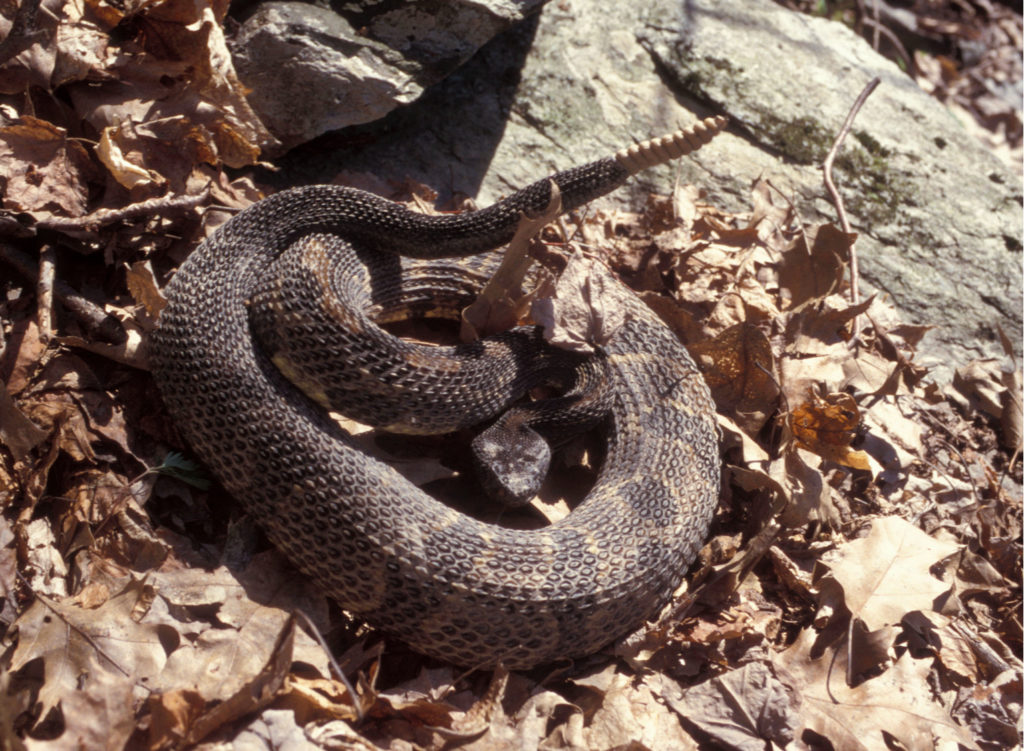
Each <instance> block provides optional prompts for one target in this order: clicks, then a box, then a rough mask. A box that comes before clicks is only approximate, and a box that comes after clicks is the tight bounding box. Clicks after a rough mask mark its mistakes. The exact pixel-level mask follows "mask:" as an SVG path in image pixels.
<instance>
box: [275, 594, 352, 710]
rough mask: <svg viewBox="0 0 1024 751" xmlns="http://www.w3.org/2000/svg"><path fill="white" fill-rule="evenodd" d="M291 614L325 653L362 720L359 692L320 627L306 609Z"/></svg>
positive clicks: (297, 609)
mask: <svg viewBox="0 0 1024 751" xmlns="http://www.w3.org/2000/svg"><path fill="white" fill-rule="evenodd" d="M292 615H293V616H296V617H297V618H298V619H299V620H300V621H302V624H303V625H304V626H305V627H306V632H307V633H308V634H309V635H310V636H311V637H313V640H314V641H315V642H316V643H317V644H319V645H320V649H322V650H323V651H324V654H325V655H327V661H328V662H329V663H330V666H331V668H332V669H333V670H334V674H335V675H336V676H338V680H339V681H341V685H342V686H344V687H345V690H346V691H348V695H349V697H350V698H351V699H352V707H353V708H354V709H355V710H356V718H357V722H362V721H363V720H364V719H365V718H366V712H365V711H364V710H363V704H362V701H361V699H360V698H359V694H357V693H356V690H355V688H354V687H353V686H352V684H351V682H349V679H348V676H346V675H345V672H344V671H343V670H342V669H341V666H340V665H339V664H338V662H337V660H335V659H334V654H333V653H332V652H331V648H330V647H328V646H327V641H326V640H325V639H324V636H323V634H321V633H320V629H319V628H317V627H316V624H315V623H313V619H312V618H310V617H309V616H308V615H307V614H306V611H304V610H303V609H302V608H296V609H295V610H293V611H292Z"/></svg>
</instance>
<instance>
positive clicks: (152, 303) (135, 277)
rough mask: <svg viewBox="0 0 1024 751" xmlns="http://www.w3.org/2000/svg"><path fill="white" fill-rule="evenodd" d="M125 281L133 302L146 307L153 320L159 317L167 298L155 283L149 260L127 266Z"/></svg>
mask: <svg viewBox="0 0 1024 751" xmlns="http://www.w3.org/2000/svg"><path fill="white" fill-rule="evenodd" d="M125 282H126V283H127V284H128V291H129V292H131V294H132V297H133V298H135V302H137V303H139V304H141V305H142V306H143V307H144V308H145V309H146V313H147V314H148V315H149V317H150V318H152V319H153V320H154V321H155V320H156V319H157V318H159V317H160V312H161V311H162V310H163V309H164V307H165V306H166V305H167V300H166V299H164V296H163V293H162V292H161V291H160V286H159V285H158V284H157V283H156V277H155V276H154V275H153V266H152V264H151V263H150V262H149V261H136V262H135V263H133V264H132V265H131V266H128V267H127V269H126V271H125Z"/></svg>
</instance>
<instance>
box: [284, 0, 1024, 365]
mask: <svg viewBox="0 0 1024 751" xmlns="http://www.w3.org/2000/svg"><path fill="white" fill-rule="evenodd" d="M876 75H877V76H879V77H880V78H881V80H882V85H881V86H880V87H879V88H878V89H877V90H876V91H875V93H874V94H873V95H872V96H871V98H870V99H869V100H868V102H867V104H866V105H865V107H864V108H863V109H862V110H861V112H860V114H859V115H858V118H857V120H856V122H855V123H854V127H853V131H852V132H851V134H850V136H849V137H848V138H847V141H846V144H845V146H844V148H843V151H842V152H841V155H840V158H839V160H838V161H837V165H836V173H835V178H836V181H837V183H838V184H839V186H840V191H841V193H842V194H843V196H844V201H845V204H846V208H847V212H848V214H849V215H850V220H851V222H852V223H853V225H854V229H855V231H857V232H859V233H860V240H859V242H858V249H859V253H860V258H861V272H862V275H863V277H864V279H865V280H866V282H867V283H868V285H869V287H873V288H874V289H876V290H878V291H880V292H882V293H884V294H887V295H888V296H889V297H891V298H892V300H893V301H894V302H895V303H896V305H897V306H898V307H899V308H901V309H902V310H903V312H904V314H905V316H906V318H907V319H908V321H910V322H915V323H927V324H932V325H935V326H936V329H935V330H934V331H933V332H931V333H930V334H929V335H928V337H926V339H925V342H924V344H923V345H922V350H923V351H922V353H921V355H920V356H919V358H918V360H919V361H921V362H923V363H924V364H927V365H931V366H934V367H935V368H936V370H937V375H939V376H940V377H945V376H948V375H949V373H950V372H951V369H952V367H955V366H956V365H958V364H960V363H963V362H966V361H967V360H970V359H972V358H975V357H979V356H983V355H992V354H996V353H999V352H1000V350H999V347H998V344H997V342H996V337H995V330H996V326H997V325H999V326H1002V327H1003V329H1004V330H1005V331H1006V332H1007V334H1008V335H1009V336H1010V338H1011V340H1014V341H1020V338H1021V233H1022V226H1021V200H1022V193H1021V182H1020V178H1019V176H1017V175H1016V174H1015V173H1014V172H1012V171H1011V170H1009V169H1008V168H1007V167H1006V166H1005V165H1003V164H1002V163H1001V162H999V161H998V160H997V159H996V158H995V157H994V156H992V155H991V154H990V153H989V152H988V151H987V150H986V149H985V148H984V147H982V146H981V145H980V144H978V143H977V142H976V141H975V140H974V139H973V138H972V136H971V135H970V134H968V133H966V132H965V131H964V130H963V129H962V128H961V126H960V125H959V124H958V122H957V121H956V120H955V119H954V118H953V117H952V116H951V115H950V114H949V113H948V112H947V111H946V109H945V108H944V107H943V106H942V105H941V104H939V103H938V102H936V101H935V100H934V99H932V98H931V97H929V96H928V95H926V94H925V93H923V92H922V91H921V90H920V89H918V88H917V87H916V86H915V85H914V83H913V82H912V81H910V80H909V79H908V78H907V77H906V76H905V75H904V74H903V73H902V72H900V71H899V70H898V69H897V68H896V67H895V65H893V64H892V63H890V62H888V61H887V60H885V59H884V58H882V57H880V56H879V55H877V54H875V53H874V52H873V51H872V50H871V49H870V48H869V46H868V45H867V44H866V43H865V42H864V41H863V40H862V39H860V38H859V37H857V36H856V35H854V34H853V33H852V32H851V31H849V30H848V29H847V28H845V27H844V26H842V25H840V24H837V23H832V22H829V21H826V20H823V19H815V18H810V17H807V16H803V15H799V14H796V13H793V12H790V11H788V10H785V9H783V8H781V7H779V6H777V5H775V4H773V3H771V2H769V1H768V0H687V2H685V3H680V2H678V0H648V1H647V2H645V3H625V2H620V3H607V2H601V1H600V0H571V1H570V2H568V3H557V4H555V3H553V4H549V5H547V6H546V7H545V9H544V11H543V13H542V14H541V15H540V16H539V19H536V18H531V19H528V20H527V21H526V22H525V23H524V24H522V25H521V26H520V27H519V28H517V29H514V30H512V31H511V32H508V33H506V34H504V35H502V36H501V37H499V38H497V39H495V40H494V41H493V42H491V43H489V44H488V45H487V46H485V47H484V48H483V49H482V50H481V51H480V52H479V53H478V54H477V55H476V56H475V57H474V58H473V59H472V60H471V61H470V62H469V63H467V64H466V65H464V66H463V67H462V68H460V69H459V70H457V71H456V72H455V73H454V74H452V75H450V76H449V77H448V78H447V79H445V80H444V81H442V82H441V83H440V84H438V85H437V86H435V87H434V88H433V89H431V90H430V91H429V92H427V93H426V95H425V96H423V97H422V98H421V99H420V100H418V101H417V102H416V103H415V104H413V105H410V106H408V107H405V108H402V109H401V110H399V111H396V112H394V113H392V114H391V115H390V116H389V117H388V118H386V119H385V120H384V121H383V122H382V123H379V124H375V125H374V126H373V127H367V128H363V129H356V131H354V132H353V131H352V130H351V129H350V131H348V132H347V133H346V139H349V140H350V141H352V142H357V143H359V146H358V147H357V148H352V147H349V148H346V147H345V145H344V144H343V143H342V144H338V145H337V148H335V149H334V152H333V153H332V154H331V155H330V156H329V157H327V158H325V155H324V153H323V152H322V150H321V149H319V148H318V149H317V150H316V155H315V161H313V160H311V151H312V150H305V149H300V150H298V152H297V153H296V154H295V155H294V156H290V157H289V158H288V159H287V160H286V161H285V166H286V167H287V169H286V172H285V175H286V178H287V179H288V180H290V181H292V182H295V181H300V182H307V181H308V182H315V181H324V180H329V179H330V178H331V177H332V176H333V175H334V174H335V173H336V172H337V171H339V170H341V169H347V170H362V171H368V172H373V173H375V174H377V175H379V176H381V177H385V178H388V177H390V178H395V179H402V178H405V177H412V178H414V179H418V180H421V181H423V182H426V183H428V184H431V185H433V186H435V187H437V188H438V189H440V190H441V191H442V192H446V191H447V192H463V193H466V194H469V195H471V196H476V197H477V199H478V201H479V202H480V203H487V202H490V201H492V200H494V199H496V198H498V197H500V196H501V195H503V194H507V193H509V192H511V191H512V190H514V189H516V188H518V187H521V186H523V185H526V184H527V183H529V182H531V181H533V180H535V179H537V178H538V177H542V176H544V175H546V174H548V173H549V172H551V171H552V170H555V169H560V168H565V167H569V166H572V165H575V164H579V163H582V162H584V161H586V160H588V159H591V158H595V157H600V156H605V155H607V154H609V153H611V152H612V151H614V150H616V149H618V148H619V147H621V146H622V145H623V144H625V143H628V142H629V140H630V139H636V140H640V139H643V138H647V137H649V136H652V135H658V134H661V133H662V132H665V131H669V130H672V129H674V128H676V127H679V126H680V125H689V124H692V123H693V122H694V120H695V119H697V118H698V117H704V116H706V115H708V114H715V113H724V114H727V115H729V116H730V118H731V119H732V123H733V124H732V126H731V127H730V132H729V133H726V134H723V135H722V136H719V137H718V138H717V139H716V140H715V141H713V142H712V143H711V144H710V145H709V146H707V147H705V148H704V149H702V150H701V151H700V152H698V153H697V154H696V155H695V156H694V157H693V158H690V159H685V160H682V161H681V162H680V163H679V164H678V165H675V166H674V167H666V168H661V169H660V170H656V171H653V172H652V173H649V174H646V175H644V177H643V181H637V182H635V183H634V184H632V185H631V186H630V188H629V189H627V190H622V191H619V192H618V193H617V194H616V195H615V196H612V197H610V198H608V199H606V201H605V202H606V203H618V204H628V205H632V206H634V207H637V206H639V205H640V204H641V203H642V201H643V199H644V196H645V193H646V192H647V191H648V190H651V189H654V190H659V191H669V190H670V189H671V187H672V185H673V183H674V181H675V180H676V179H677V178H678V179H680V180H683V181H685V182H693V183H696V184H697V185H700V186H702V187H704V188H705V189H706V190H707V191H708V193H709V194H710V197H711V200H713V201H714V202H716V203H718V204H719V205H721V206H723V207H724V208H727V209H731V210H745V209H747V208H749V187H750V184H751V182H752V181H753V180H754V179H755V178H757V177H758V176H760V175H764V176H767V177H769V178H770V179H771V181H772V182H773V184H774V185H776V186H777V187H779V188H780V189H781V190H783V191H784V192H785V193H787V194H788V195H790V196H792V198H793V200H794V201H795V203H796V205H797V206H798V208H799V210H800V211H801V213H802V215H803V217H804V218H805V220H806V221H811V222H816V221H823V220H827V221H835V210H834V208H833V206H832V205H831V203H830V202H829V201H828V199H827V196H826V192H825V190H824V188H823V186H822V180H821V171H820V169H819V167H818V166H817V165H819V164H820V163H821V161H822V159H823V158H824V156H825V153H826V152H827V150H828V148H829V146H830V145H831V142H832V139H833V137H834V135H835V133H837V132H838V130H839V128H840V126H841V125H842V122H843V120H844V119H845V117H846V114H847V112H848V110H849V108H850V106H851V105H852V103H853V101H854V99H855V98H856V97H857V95H858V93H859V92H860V91H861V89H862V88H863V86H864V85H865V84H866V83H867V82H868V81H869V80H870V79H871V78H872V77H873V76H876Z"/></svg>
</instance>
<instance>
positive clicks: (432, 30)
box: [232, 0, 543, 148]
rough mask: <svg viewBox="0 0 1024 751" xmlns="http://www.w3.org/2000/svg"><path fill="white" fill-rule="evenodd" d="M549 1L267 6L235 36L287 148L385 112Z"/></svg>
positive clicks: (263, 112) (268, 120)
mask: <svg viewBox="0 0 1024 751" xmlns="http://www.w3.org/2000/svg"><path fill="white" fill-rule="evenodd" d="M542 2H543V0H506V1H505V2H501V1H500V0H476V1H474V0H463V1H462V2H456V3H450V2H445V1H444V0H412V1H407V2H402V3H393V2H383V1H382V0H362V2H349V3H338V4H337V5H338V7H339V9H338V11H336V10H334V9H332V8H329V7H321V6H318V5H313V4H308V3H302V2H268V3H263V4H261V5H259V6H258V7H257V8H256V10H255V12H254V13H252V15H250V16H249V17H248V18H247V19H246V20H245V21H244V23H243V24H242V26H241V28H240V29H239V30H238V32H237V33H236V34H235V35H234V37H233V40H232V56H233V58H234V62H235V69H236V71H237V72H238V75H239V78H240V79H241V80H242V81H243V82H244V83H245V84H246V85H247V86H248V87H249V88H250V89H252V93H251V94H250V96H249V100H250V103H251V104H252V105H253V107H254V108H255V109H256V111H257V112H258V113H259V115H260V117H261V119H262V120H263V122H264V124H265V125H266V126H267V127H268V128H269V129H270V130H271V131H272V132H273V133H274V134H275V135H276V136H277V137H278V139H279V140H280V141H281V142H282V144H283V145H284V147H285V148H291V147H292V146H295V145H296V144H299V143H303V142H305V141H308V140H309V139H311V138H314V137H316V136H318V135H320V134H321V133H325V132H327V131H329V130H336V129H338V128H344V127H347V126H349V125H356V124H359V123H366V122H370V121H373V120H376V119H378V118H381V117H383V116H384V115H386V114H387V113H388V112H390V111H391V110H393V109H394V108H395V107H397V106H399V105H401V104H407V103H408V102H411V101H414V100H415V99H417V98H418V97H419V96H420V94H422V93H423V90H424V89H425V88H426V87H428V86H430V85H431V84H433V83H436V82H437V81H439V80H441V79H442V78H444V77H445V76H446V75H448V74H449V73H451V72H452V71H453V70H454V69H455V68H457V67H458V66H459V65H461V64H462V63H464V62H465V61H466V60H468V59H469V58H470V57H471V56H472V55H473V54H474V53H475V52H476V51H477V50H478V49H479V48H480V46H481V45H483V44H484V43H485V42H487V41H488V40H489V39H491V38H492V37H494V35H495V34H497V33H499V32H501V31H503V30H504V29H507V28H508V27H510V26H511V25H513V24H515V23H517V22H519V21H521V20H522V19H523V18H524V17H525V16H526V15H528V14H529V13H531V12H533V11H535V10H536V9H537V7H539V6H540V5H541V3H542Z"/></svg>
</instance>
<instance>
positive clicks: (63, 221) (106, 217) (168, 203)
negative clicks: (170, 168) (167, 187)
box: [35, 185, 210, 232]
mask: <svg viewBox="0 0 1024 751" xmlns="http://www.w3.org/2000/svg"><path fill="white" fill-rule="evenodd" d="M209 195H210V186H209V185H207V186H206V187H205V188H203V189H202V190H201V191H200V192H199V193H196V194H195V195H184V196H181V195H166V196H160V197H158V198H150V199H148V200H146V201H139V202H138V203H130V204H128V205H127V206H122V207H121V208H119V209H98V210H97V211H94V212H92V213H91V214H86V215H85V216H79V217H74V218H69V217H62V216H55V217H50V218H48V219H40V220H39V221H38V222H36V225H35V226H36V229H48V230H54V231H57V232H74V231H76V230H78V231H81V230H92V229H96V228H98V227H102V226H104V225H107V224H113V223H114V222H121V221H129V220H132V219H138V218H140V217H144V216H150V215H154V214H159V215H161V216H165V215H167V214H169V213H172V212H180V211H185V210H187V209H191V208H195V207H196V206H198V205H199V204H201V203H203V202H204V201H205V200H206V199H207V197H208V196H209Z"/></svg>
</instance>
